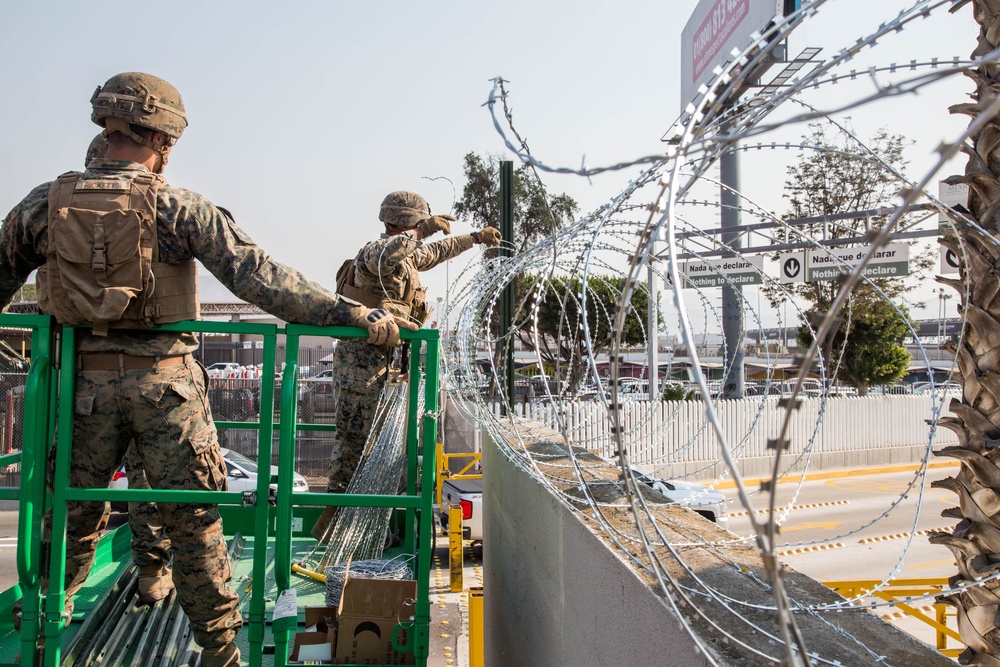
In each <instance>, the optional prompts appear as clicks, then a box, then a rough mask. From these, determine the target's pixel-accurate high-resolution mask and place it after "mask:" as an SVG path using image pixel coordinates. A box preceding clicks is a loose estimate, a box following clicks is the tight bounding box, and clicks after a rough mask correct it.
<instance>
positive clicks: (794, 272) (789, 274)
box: [778, 252, 806, 283]
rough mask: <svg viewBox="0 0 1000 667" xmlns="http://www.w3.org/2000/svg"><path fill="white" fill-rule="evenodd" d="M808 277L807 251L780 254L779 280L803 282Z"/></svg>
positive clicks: (781, 281)
mask: <svg viewBox="0 0 1000 667" xmlns="http://www.w3.org/2000/svg"><path fill="white" fill-rule="evenodd" d="M805 279H806V253H804V252H787V253H782V254H781V255H779V256H778V282H779V283H801V282H805Z"/></svg>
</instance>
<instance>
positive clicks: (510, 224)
mask: <svg viewBox="0 0 1000 667" xmlns="http://www.w3.org/2000/svg"><path fill="white" fill-rule="evenodd" d="M500 236H501V238H502V239H503V241H504V243H503V245H502V246H501V247H500V254H501V255H503V256H504V257H510V256H511V255H512V254H513V252H514V251H513V243H514V163H513V162H511V161H510V160H504V161H502V162H501V163H500ZM513 323H514V281H511V282H509V283H507V285H506V286H505V287H504V288H503V293H502V294H501V295H500V337H501V338H502V339H503V340H504V345H503V346H502V347H501V349H502V350H503V352H502V359H501V364H502V367H501V369H502V373H503V386H504V388H505V389H506V392H507V400H508V402H509V403H511V404H513V402H514V334H513V332H512V331H511V328H512V327H513V326H514V324H513ZM506 405H507V403H504V404H503V406H504V407H503V414H504V416H506V415H507V408H506Z"/></svg>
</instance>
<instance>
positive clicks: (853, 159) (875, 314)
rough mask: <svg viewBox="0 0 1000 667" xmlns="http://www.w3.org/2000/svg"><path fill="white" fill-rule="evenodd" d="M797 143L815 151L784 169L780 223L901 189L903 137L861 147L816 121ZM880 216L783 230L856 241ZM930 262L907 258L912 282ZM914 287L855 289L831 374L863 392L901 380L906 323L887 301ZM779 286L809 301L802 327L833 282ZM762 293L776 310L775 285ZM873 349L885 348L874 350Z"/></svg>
mask: <svg viewBox="0 0 1000 667" xmlns="http://www.w3.org/2000/svg"><path fill="white" fill-rule="evenodd" d="M802 142H803V144H806V145H810V146H816V147H817V150H815V151H813V152H812V153H810V154H809V155H807V156H806V157H804V158H803V159H801V160H799V161H798V162H796V163H795V164H793V165H791V166H789V167H788V169H787V172H786V180H785V198H786V199H787V201H788V210H787V211H786V212H785V219H787V220H795V219H801V218H813V217H820V216H835V215H837V214H842V213H854V212H860V211H869V210H875V209H879V208H891V207H893V205H894V204H893V199H894V198H895V197H896V195H898V194H899V191H900V189H901V187H902V186H903V184H902V183H901V182H900V180H899V178H898V177H897V176H896V173H902V172H903V170H904V168H905V167H906V164H907V161H906V158H905V155H904V150H905V148H906V146H907V145H908V143H909V142H908V141H907V140H906V139H905V138H904V137H903V136H902V135H898V134H890V133H889V132H887V131H886V130H884V129H883V130H879V131H878V132H876V133H875V135H874V136H873V137H872V138H871V139H869V140H868V141H867V142H866V144H865V146H864V147H863V146H862V145H861V144H860V143H859V142H858V140H857V139H855V138H854V137H853V136H852V135H851V134H850V133H849V132H847V131H845V130H840V129H836V130H831V129H830V128H829V126H827V125H819V124H816V125H811V126H810V132H809V133H808V134H807V135H806V136H804V137H803V138H802ZM885 165H888V168H887V167H886V166H885ZM886 219H887V216H884V215H881V216H871V217H870V218H869V219H865V218H864V217H861V218H854V219H842V220H835V221H832V222H827V223H825V224H824V223H816V224H812V225H804V226H799V227H797V228H796V229H797V230H798V232H799V233H796V232H792V231H790V233H789V237H788V240H789V241H798V240H801V238H803V237H805V238H812V239H820V238H823V239H827V240H833V239H845V240H846V239H853V238H858V237H863V236H864V235H865V233H866V232H867V231H868V230H869V229H877V228H878V227H879V226H881V225H883V224H884V223H885V221H886ZM799 234H801V236H800V235H799ZM911 245H912V244H911ZM813 252H814V253H815V252H820V251H818V250H814V251H813ZM933 264H934V253H933V252H932V251H927V252H925V253H922V254H919V255H917V256H913V257H911V258H910V269H911V276H912V277H914V278H918V279H919V278H922V277H924V276H926V274H928V273H929V271H930V269H931V267H932V266H933ZM916 284H917V282H916V281H915V280H907V279H899V278H875V279H873V280H872V281H871V282H862V283H859V284H858V286H857V287H855V289H854V293H853V294H852V296H851V301H850V306H849V308H850V312H845V313H842V315H843V317H842V324H841V328H840V329H839V330H837V331H836V332H834V334H833V343H832V347H831V349H830V353H831V354H832V355H833V357H832V359H831V360H830V366H831V370H832V372H833V373H835V377H838V378H840V379H842V380H844V381H845V382H847V383H849V384H851V385H853V386H855V387H857V388H858V391H859V393H864V392H867V390H868V387H870V386H872V385H877V384H884V383H886V382H890V381H892V380H895V379H898V377H900V375H896V371H897V370H898V369H899V367H900V366H902V368H903V370H902V371H901V372H900V373H902V372H905V368H906V365H907V364H908V363H909V358H908V355H906V351H905V349H903V348H901V347H900V346H899V342H900V341H901V340H902V338H903V336H904V335H905V333H906V332H905V324H906V322H905V319H902V318H901V317H900V315H899V314H898V313H896V312H895V311H894V310H893V308H892V306H891V305H890V304H889V303H887V302H886V299H889V300H898V299H899V298H900V297H902V296H903V295H904V294H906V293H907V292H909V291H911V290H912V289H914V287H915V286H916ZM783 287H784V288H785V289H786V290H787V291H788V292H789V293H790V294H791V296H792V298H795V299H797V300H801V301H804V302H806V303H807V304H809V305H808V306H807V314H806V317H805V318H804V319H805V322H809V321H811V320H812V319H815V316H816V315H821V314H824V313H826V312H828V311H829V310H830V307H831V305H832V304H833V301H834V299H835V298H836V296H837V292H838V291H839V289H840V282H839V281H825V282H806V283H793V284H789V285H784V286H783ZM764 292H765V294H766V295H767V298H768V300H769V301H770V302H771V304H772V306H774V307H775V308H776V309H777V308H780V306H781V303H782V301H783V300H784V299H785V298H786V297H785V295H784V294H783V293H782V291H781V290H780V289H779V288H778V287H777V286H774V285H769V286H766V287H765V289H764ZM904 312H905V311H904ZM867 322H882V323H883V324H885V325H886V326H887V327H888V330H887V331H886V332H884V334H885V335H877V334H878V332H868V330H867V329H866V324H865V323H867ZM786 326H787V323H786ZM900 327H903V329H904V331H903V332H899V328H900ZM807 329H808V327H807V326H806V325H805V324H803V327H802V330H800V332H799V340H800V342H801V341H803V340H806V339H808V340H811V334H810V333H809V332H808V331H806V330H807ZM897 334H898V335H897ZM854 339H856V340H854ZM879 345H884V346H886V347H885V349H878V346H879ZM865 346H869V347H867V348H866V347H865ZM904 356H905V357H906V358H905V360H904Z"/></svg>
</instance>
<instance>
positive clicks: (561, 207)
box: [455, 153, 579, 257]
mask: <svg viewBox="0 0 1000 667" xmlns="http://www.w3.org/2000/svg"><path fill="white" fill-rule="evenodd" d="M500 162H501V159H500V157H499V156H497V155H493V154H489V155H487V156H486V157H481V156H479V155H477V154H475V153H469V154H467V155H466V156H465V164H464V165H463V169H464V171H465V187H464V188H462V197H461V199H459V200H458V201H457V202H455V215H456V217H458V219H459V220H467V221H470V222H472V224H473V226H474V227H477V228H478V227H498V228H499V227H500ZM578 210H579V207H578V206H577V203H576V201H575V200H574V199H573V198H572V197H570V196H569V195H567V194H565V193H564V194H561V195H555V196H554V197H551V198H548V197H547V196H546V192H545V189H544V188H543V187H542V186H541V185H540V184H539V183H538V181H537V179H536V178H535V176H534V174H533V173H532V171H531V169H530V168H529V167H528V166H527V165H521V166H520V167H519V168H517V169H515V170H514V247H515V252H516V253H519V252H523V251H524V250H525V249H527V248H530V247H531V246H533V245H534V244H536V243H538V241H540V240H541V239H543V238H545V237H547V236H549V235H550V234H552V233H553V232H555V231H556V230H557V229H558V228H559V227H561V226H562V225H563V224H565V223H566V222H568V221H571V220H572V219H573V216H574V215H576V213H577V211H578ZM488 250H489V252H488V253H487V257H490V256H494V255H496V253H497V250H496V249H495V248H493V249H488Z"/></svg>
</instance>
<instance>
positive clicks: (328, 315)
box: [0, 158, 357, 355]
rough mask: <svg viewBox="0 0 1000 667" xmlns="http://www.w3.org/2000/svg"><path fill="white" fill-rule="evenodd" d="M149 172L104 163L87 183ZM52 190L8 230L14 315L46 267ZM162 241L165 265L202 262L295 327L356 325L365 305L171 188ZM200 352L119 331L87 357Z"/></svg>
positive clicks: (164, 195) (4, 267)
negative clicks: (33, 277)
mask: <svg viewBox="0 0 1000 667" xmlns="http://www.w3.org/2000/svg"><path fill="white" fill-rule="evenodd" d="M142 171H147V170H146V167H145V166H143V165H140V164H136V163H132V162H128V161H125V160H113V159H107V158H98V159H96V160H94V161H92V162H91V163H90V165H89V166H88V168H87V171H86V172H84V175H83V177H84V179H88V178H89V179H93V178H100V177H106V176H109V175H115V176H118V177H125V178H129V177H130V176H131V177H132V178H134V177H135V175H136V174H138V173H139V172H142ZM51 186H52V183H51V182H50V183H44V184H42V185H39V186H38V187H36V188H35V189H34V190H32V191H31V192H30V193H29V194H28V196H27V197H25V198H24V199H22V200H21V202H20V203H19V204H18V205H17V206H15V207H14V208H13V210H11V212H10V213H9V214H8V215H7V217H6V218H5V219H4V221H3V227H2V228H0V306H3V307H6V306H7V305H8V304H9V303H10V301H11V299H12V298H13V296H14V294H15V293H16V292H17V290H18V289H19V288H20V287H21V285H23V284H24V282H25V281H26V280H27V279H28V276H29V275H30V274H31V272H32V271H34V270H35V269H37V268H38V267H40V266H42V265H43V264H44V263H45V257H46V251H47V249H48V208H49V206H48V196H49V189H50V187H51ZM156 234H157V244H158V249H159V258H160V261H163V262H168V263H171V264H176V263H180V262H183V261H187V260H189V259H191V258H192V257H194V258H195V259H197V260H199V261H200V262H201V263H202V264H203V265H204V266H205V268H206V269H208V270H209V271H210V272H211V273H212V274H213V275H214V276H215V277H216V278H218V279H219V281H220V282H222V284H223V285H225V286H226V287H227V288H228V289H229V290H230V291H231V292H232V293H233V294H235V295H236V296H237V297H239V298H240V299H243V300H244V301H247V302H249V303H252V304H254V305H256V306H258V307H259V308H261V309H263V310H265V311H267V312H268V313H270V314H271V315H274V316H275V317H278V318H281V319H283V320H285V321H287V322H295V323H299V324H313V325H319V326H329V325H336V324H349V323H350V322H351V317H350V314H351V311H352V310H353V309H354V308H356V307H357V304H356V303H354V302H353V301H350V300H348V299H344V298H342V297H340V296H338V295H337V294H335V293H333V292H330V291H329V290H327V289H325V288H324V287H322V286H321V285H319V284H317V283H315V282H312V281H310V280H307V279H306V278H305V276H303V275H302V274H301V273H300V272H298V271H296V270H295V269H293V268H291V267H288V266H285V265H284V264H280V263H278V262H276V261H274V260H272V259H271V258H270V256H268V254H267V253H265V252H264V251H263V250H262V249H261V248H260V247H258V246H257V245H256V244H255V243H254V242H253V240H252V239H251V238H250V237H249V236H247V234H246V233H245V232H244V231H243V230H241V229H240V228H239V227H237V226H236V224H235V223H234V222H233V221H232V220H231V219H230V218H229V216H227V215H226V214H224V213H223V212H222V211H220V210H219V209H218V208H217V207H216V206H215V205H214V204H212V203H211V202H210V201H208V200H207V199H205V198H204V197H203V196H201V195H199V194H197V193H195V192H191V191H190V190H185V189H182V188H175V187H171V186H169V185H164V186H163V187H161V188H160V190H159V192H158V194H157V202H156ZM197 347H198V342H197V338H196V337H195V336H194V334H191V333H154V332H149V331H141V330H138V331H137V330H128V331H127V333H126V330H124V329H120V330H117V331H116V330H112V331H111V332H110V335H108V336H107V337H97V336H91V335H83V336H81V337H80V338H79V348H80V349H81V350H86V351H91V352H94V351H102V352H126V353H130V354H141V355H154V354H180V353H184V352H193V351H194V350H196V349H197Z"/></svg>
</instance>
